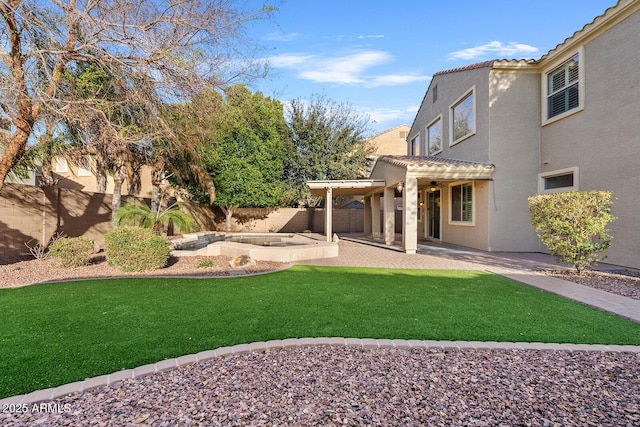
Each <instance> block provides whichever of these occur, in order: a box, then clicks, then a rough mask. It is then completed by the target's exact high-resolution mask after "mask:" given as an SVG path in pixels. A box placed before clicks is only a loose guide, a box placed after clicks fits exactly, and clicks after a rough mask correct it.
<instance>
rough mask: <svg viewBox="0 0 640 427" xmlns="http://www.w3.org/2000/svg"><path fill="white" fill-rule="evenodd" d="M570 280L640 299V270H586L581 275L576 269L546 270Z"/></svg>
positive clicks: (555, 275)
mask: <svg viewBox="0 0 640 427" xmlns="http://www.w3.org/2000/svg"><path fill="white" fill-rule="evenodd" d="M546 274H550V275H552V276H554V277H558V278H560V279H563V280H567V281H569V282H574V283H579V284H581V285H585V286H590V287H592V288H597V289H601V290H603V291H607V292H611V293H614V294H618V295H622V296H623V297H627V298H633V299H636V300H640V272H638V271H632V270H618V271H586V272H584V273H583V274H582V275H581V276H580V275H578V274H577V273H576V272H574V271H566V270H554V271H550V272H546Z"/></svg>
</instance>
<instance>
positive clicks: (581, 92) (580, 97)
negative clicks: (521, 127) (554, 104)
mask: <svg viewBox="0 0 640 427" xmlns="http://www.w3.org/2000/svg"><path fill="white" fill-rule="evenodd" d="M576 55H577V56H578V106H577V107H576V108H572V109H571V110H567V111H565V112H564V113H562V114H558V115H557V116H553V117H551V118H549V117H548V116H549V114H548V112H549V111H548V107H549V106H548V96H547V95H548V93H547V92H548V89H549V88H548V83H547V79H548V76H549V74H551V73H552V72H554V71H555V70H557V69H558V68H560V67H562V66H563V65H564V64H566V63H567V62H569V61H571V59H573V58H574V57H575V56H576ZM585 68H586V67H585V60H584V48H583V47H579V48H578V49H577V50H575V51H572V52H571V53H570V54H567V55H565V56H563V57H562V58H560V59H558V60H556V61H554V62H553V63H552V64H551V65H549V66H548V67H546V68H545V69H544V70H543V71H542V73H541V76H540V77H541V84H540V87H541V89H542V99H541V106H542V108H541V110H542V126H545V125H548V124H550V123H553V122H557V121H558V120H562V119H564V118H565V117H568V116H572V115H574V114H576V113H579V112H580V111H582V110H584V98H585V90H584V80H585V78H584V70H585Z"/></svg>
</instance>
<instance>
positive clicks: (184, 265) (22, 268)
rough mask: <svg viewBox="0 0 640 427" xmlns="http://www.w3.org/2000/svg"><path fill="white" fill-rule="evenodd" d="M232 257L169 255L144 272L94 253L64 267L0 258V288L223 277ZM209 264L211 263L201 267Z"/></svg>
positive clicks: (273, 266)
mask: <svg viewBox="0 0 640 427" xmlns="http://www.w3.org/2000/svg"><path fill="white" fill-rule="evenodd" d="M230 260H231V257H226V256H216V257H203V256H191V257H181V258H177V257H171V258H170V259H169V266H168V267H166V268H163V269H161V270H151V271H147V272H144V273H123V272H121V271H120V270H118V269H117V268H114V267H111V266H109V265H108V264H107V263H106V261H105V259H104V255H101V254H97V255H95V256H94V257H93V259H92V262H91V264H89V265H86V266H83V267H77V268H64V267H61V266H60V265H59V263H58V262H57V261H56V260H55V259H53V258H47V259H41V260H36V259H30V260H23V261H17V262H11V263H8V262H7V261H4V262H3V261H2V260H0V288H9V287H15V286H23V285H31V284H34V283H43V282H51V281H59V280H75V279H91V278H107V277H136V276H165V277H168V276H193V277H226V276H229V275H231V274H232V272H231V274H230V271H231V270H232V269H231V267H230V266H229V261H230ZM204 262H207V264H205V265H209V262H210V263H211V264H213V265H212V266H206V267H204V266H202V265H203V264H202V263H204ZM287 265H288V264H284V263H279V262H270V261H256V265H254V266H247V267H243V268H242V270H243V271H244V272H246V273H261V272H266V271H274V270H279V269H282V268H285V267H286V266H287Z"/></svg>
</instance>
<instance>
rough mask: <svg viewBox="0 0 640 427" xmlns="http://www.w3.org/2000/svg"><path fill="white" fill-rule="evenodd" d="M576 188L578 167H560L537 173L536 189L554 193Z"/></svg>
mask: <svg viewBox="0 0 640 427" xmlns="http://www.w3.org/2000/svg"><path fill="white" fill-rule="evenodd" d="M577 190H578V168H577V167H573V168H567V169H560V170H556V171H551V172H545V173H541V174H539V175H538V191H539V192H541V193H554V192H558V191H577Z"/></svg>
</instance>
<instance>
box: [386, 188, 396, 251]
mask: <svg viewBox="0 0 640 427" xmlns="http://www.w3.org/2000/svg"><path fill="white" fill-rule="evenodd" d="M394 195H395V187H385V189H384V243H385V244H387V245H393V243H394V241H395V239H396V204H395V200H394Z"/></svg>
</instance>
